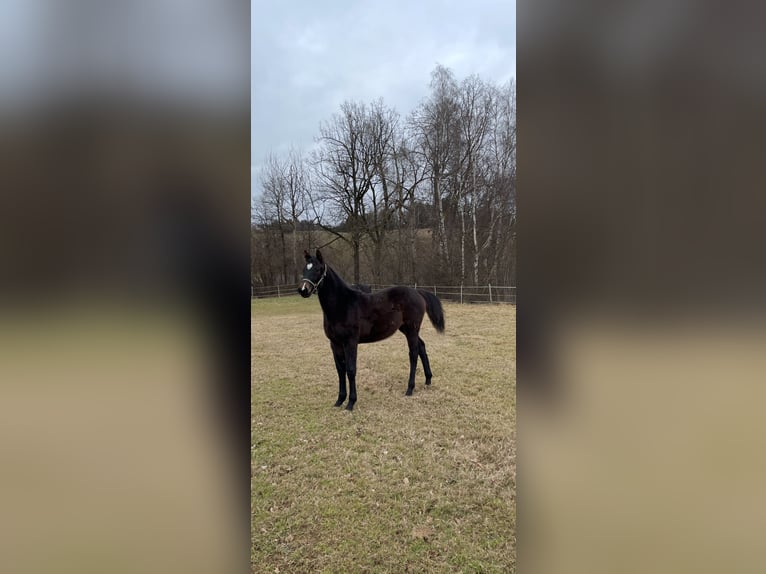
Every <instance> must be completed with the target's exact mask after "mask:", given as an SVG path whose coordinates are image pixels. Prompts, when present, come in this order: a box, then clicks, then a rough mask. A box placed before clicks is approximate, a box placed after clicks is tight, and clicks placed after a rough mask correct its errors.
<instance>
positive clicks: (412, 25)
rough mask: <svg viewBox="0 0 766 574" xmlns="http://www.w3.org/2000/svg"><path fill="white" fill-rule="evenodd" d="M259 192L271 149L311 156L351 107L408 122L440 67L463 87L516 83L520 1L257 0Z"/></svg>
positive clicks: (254, 95) (254, 166)
mask: <svg viewBox="0 0 766 574" xmlns="http://www.w3.org/2000/svg"><path fill="white" fill-rule="evenodd" d="M251 18H252V27H251V42H252V48H251V49H252V63H251V66H252V76H251V82H252V86H251V87H252V89H251V106H252V110H251V114H252V115H251V122H252V125H251V134H252V136H251V138H252V157H251V171H252V174H253V176H254V177H253V191H255V190H256V189H257V187H258V185H257V176H258V170H259V168H260V165H261V164H262V163H263V161H264V158H265V157H266V156H267V155H268V153H269V152H270V151H274V152H277V153H281V152H284V151H285V150H287V149H288V148H289V146H290V145H291V144H293V145H295V146H296V147H298V148H300V149H303V150H307V149H309V148H310V146H311V145H312V144H313V141H314V137H315V136H316V135H317V134H318V128H319V123H320V121H323V120H328V119H330V118H331V117H332V114H334V113H336V112H337V111H338V110H339V106H340V104H341V103H342V102H343V101H344V100H357V101H360V100H361V101H364V102H370V101H372V100H374V99H376V98H379V97H382V98H383V99H384V101H385V103H387V104H388V105H390V106H393V107H395V108H396V109H397V110H398V111H399V113H401V114H402V115H406V114H407V113H409V112H410V111H411V110H413V109H414V108H415V106H416V105H417V103H418V102H419V101H420V100H421V99H422V98H423V97H425V96H426V95H427V94H428V91H429V88H428V83H429V81H430V73H431V71H432V70H433V69H434V67H435V66H436V64H437V63H439V64H442V65H444V66H447V67H449V68H451V69H452V70H453V71H454V72H455V75H456V77H457V78H458V80H460V79H462V78H464V77H465V76H468V75H470V74H473V73H476V74H479V75H480V76H481V77H482V78H484V79H487V80H491V81H495V82H505V81H507V80H508V79H510V78H511V77H514V78H515V76H516V2H515V0H510V1H509V0H473V1H471V2H466V1H461V2H457V1H447V0H420V1H412V0H409V1H405V0H367V1H363V0H358V1H355V2H354V1H351V0H322V1H321V2H317V1H308V0H285V1H283V2H273V1H267V0H252V11H251Z"/></svg>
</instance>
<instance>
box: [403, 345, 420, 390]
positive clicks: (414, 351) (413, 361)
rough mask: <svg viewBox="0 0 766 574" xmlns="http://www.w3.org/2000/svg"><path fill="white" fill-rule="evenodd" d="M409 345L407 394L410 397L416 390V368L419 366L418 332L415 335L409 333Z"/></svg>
mask: <svg viewBox="0 0 766 574" xmlns="http://www.w3.org/2000/svg"><path fill="white" fill-rule="evenodd" d="M407 346H408V347H409V348H410V378H409V380H408V381H407V392H406V393H405V394H406V395H407V396H408V397H409V396H411V395H412V391H414V390H415V370H416V369H417V368H418V352H419V350H420V347H419V344H418V334H417V333H415V334H414V336H413V335H410V334H407Z"/></svg>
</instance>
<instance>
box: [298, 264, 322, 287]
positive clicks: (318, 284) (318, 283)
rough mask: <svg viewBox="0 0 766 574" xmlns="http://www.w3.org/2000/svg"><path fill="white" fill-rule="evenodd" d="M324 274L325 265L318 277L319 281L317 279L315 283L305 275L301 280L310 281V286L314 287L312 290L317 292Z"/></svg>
mask: <svg viewBox="0 0 766 574" xmlns="http://www.w3.org/2000/svg"><path fill="white" fill-rule="evenodd" d="M326 275H327V265H325V266H324V271H322V276H321V277H320V278H319V281H317V282H316V283H314V282H313V281H312V280H311V279H307V278H306V277H303V279H302V281H306V282H307V283H311V286H312V287H313V288H314V291H316V292H317V293H318V292H319V286H320V285H321V284H322V281H324V278H325V276H326ZM312 292H313V291H312Z"/></svg>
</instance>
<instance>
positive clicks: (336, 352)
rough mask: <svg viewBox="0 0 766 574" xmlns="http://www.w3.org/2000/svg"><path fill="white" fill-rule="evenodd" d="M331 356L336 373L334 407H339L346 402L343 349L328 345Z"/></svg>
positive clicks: (331, 344) (332, 344)
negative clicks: (330, 349) (336, 397)
mask: <svg viewBox="0 0 766 574" xmlns="http://www.w3.org/2000/svg"><path fill="white" fill-rule="evenodd" d="M330 347H331V348H332V356H333V359H335V370H336V371H337V372H338V400H337V401H336V402H335V406H336V407H339V406H341V405H342V404H343V402H344V401H345V400H346V359H345V356H344V354H343V347H340V346H336V345H335V344H334V343H330Z"/></svg>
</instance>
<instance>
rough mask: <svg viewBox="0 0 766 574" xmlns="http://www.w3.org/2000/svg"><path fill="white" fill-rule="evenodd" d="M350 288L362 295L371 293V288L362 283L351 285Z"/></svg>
mask: <svg viewBox="0 0 766 574" xmlns="http://www.w3.org/2000/svg"><path fill="white" fill-rule="evenodd" d="M351 288H352V289H356V290H357V291H361V292H362V293H372V287H370V286H369V285H365V284H364V283H354V284H353V285H351Z"/></svg>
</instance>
